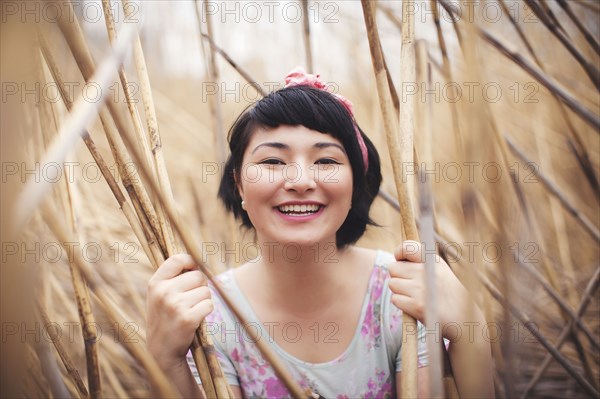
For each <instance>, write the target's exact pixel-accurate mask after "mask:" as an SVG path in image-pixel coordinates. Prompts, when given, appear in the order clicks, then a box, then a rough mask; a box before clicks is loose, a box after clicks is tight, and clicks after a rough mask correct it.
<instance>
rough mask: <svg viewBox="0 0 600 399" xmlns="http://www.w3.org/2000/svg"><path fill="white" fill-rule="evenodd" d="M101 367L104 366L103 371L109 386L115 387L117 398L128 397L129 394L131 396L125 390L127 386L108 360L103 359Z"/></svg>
mask: <svg viewBox="0 0 600 399" xmlns="http://www.w3.org/2000/svg"><path fill="white" fill-rule="evenodd" d="M100 367H102V373H103V375H105V376H106V379H107V380H108V383H109V386H110V387H111V388H112V389H113V391H114V393H115V396H116V397H117V398H127V397H128V396H130V395H128V394H127V392H126V391H125V388H124V387H123V385H122V384H121V382H120V381H119V378H118V377H117V374H116V373H115V370H114V369H113V368H112V366H111V365H110V363H109V362H108V360H106V359H101V360H100Z"/></svg>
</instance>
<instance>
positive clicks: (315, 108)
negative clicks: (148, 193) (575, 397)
mask: <svg viewBox="0 0 600 399" xmlns="http://www.w3.org/2000/svg"><path fill="white" fill-rule="evenodd" d="M286 83H287V86H286V87H285V88H284V89H282V90H279V91H276V92H273V93H271V94H269V95H268V96H267V97H265V98H264V99H262V100H261V101H259V102H258V103H256V104H255V105H253V106H252V107H250V108H249V109H247V110H246V111H245V112H244V113H243V114H242V115H241V116H240V117H239V118H238V120H237V121H236V122H235V123H234V125H233V127H232V129H231V131H230V135H229V145H230V150H231V155H230V157H229V159H228V161H227V163H226V166H225V171H224V175H223V178H222V180H221V185H220V189H219V197H220V198H221V200H222V201H223V202H224V204H225V206H226V208H227V209H228V210H230V211H231V212H233V214H234V215H235V216H236V217H237V218H239V219H241V221H242V223H243V225H244V226H246V227H247V228H250V229H254V231H255V233H256V244H257V246H258V248H260V251H259V256H258V257H257V258H256V259H253V260H252V261H250V262H248V263H246V264H244V265H242V266H240V267H239V268H236V269H235V270H230V271H228V272H226V273H224V274H222V275H220V276H219V277H218V278H217V282H218V284H219V285H220V288H221V289H222V290H224V291H226V292H227V294H228V295H229V296H230V298H231V299H233V300H234V301H235V303H236V304H237V305H238V306H239V309H240V310H241V312H242V313H243V314H244V316H245V317H246V320H249V321H250V322H249V325H246V327H247V328H253V329H255V331H256V332H257V336H258V337H259V339H264V340H268V343H269V345H271V346H272V347H273V349H274V350H275V352H277V353H278V354H279V355H280V357H281V358H282V359H283V360H284V362H285V364H286V365H287V366H288V368H289V370H290V372H291V374H292V375H293V376H294V378H295V379H296V381H298V382H299V383H300V385H301V386H302V388H304V389H306V390H308V391H310V392H311V393H312V394H313V396H315V397H318V396H319V395H320V396H322V397H336V398H359V397H360V398H367V397H378V398H379V397H391V396H396V394H397V393H398V392H400V391H399V385H400V377H401V367H402V359H401V354H400V347H401V345H402V340H403V337H402V333H403V331H402V325H401V320H402V312H403V311H404V312H407V313H409V314H411V315H412V316H414V317H415V318H417V319H419V320H420V321H424V314H423V308H424V295H423V291H424V289H423V287H424V285H423V277H424V272H423V269H424V267H423V264H422V262H423V254H422V251H421V249H420V246H419V245H418V243H415V242H404V243H402V245H401V246H400V247H399V248H398V250H397V251H396V253H395V254H394V255H392V254H389V253H385V252H382V251H374V250H370V249H364V248H359V247H356V246H354V245H353V244H354V243H355V242H356V241H357V240H358V239H359V238H360V237H361V236H362V235H363V233H364V232H365V229H366V227H367V225H375V223H374V222H373V221H372V220H371V219H370V218H369V209H370V207H371V204H372V203H373V200H374V198H375V196H376V195H377V192H378V190H379V186H380V184H381V172H380V162H379V156H378V154H377V150H376V149H375V147H374V146H373V144H372V143H371V141H370V140H369V139H368V137H367V136H366V135H365V134H364V132H362V131H361V130H360V128H359V127H358V125H357V123H356V121H355V120H354V117H353V114H352V107H351V104H350V103H349V102H348V101H347V100H346V99H344V98H343V97H341V96H338V95H334V94H331V93H329V92H327V91H326V90H325V88H324V85H323V84H322V83H321V82H320V81H319V80H318V77H315V76H312V75H306V74H304V72H303V71H302V70H300V69H297V70H295V71H293V72H292V73H291V74H290V75H288V77H287V78H286ZM436 262H437V263H438V268H437V271H436V274H437V277H436V281H437V282H438V284H439V286H438V289H439V291H440V293H439V295H438V298H439V303H438V304H437V305H438V309H439V313H440V315H441V317H440V322H441V323H442V326H441V328H440V329H439V331H443V332H444V331H446V332H447V331H451V329H444V328H443V327H444V325H445V324H448V323H452V324H456V323H459V325H460V323H469V322H470V323H483V322H484V319H483V317H482V315H481V312H479V311H476V312H474V313H475V314H469V315H468V316H467V314H466V313H467V312H465V311H464V309H466V308H467V304H468V303H469V297H468V295H467V293H466V291H465V289H464V288H463V287H462V286H461V284H460V283H459V282H458V280H457V279H456V277H455V276H454V274H453V273H452V272H451V271H450V269H449V267H448V265H447V264H446V263H445V262H443V260H441V258H439V257H437V256H436ZM183 271H187V272H186V273H182V272H183ZM202 321H204V323H205V326H206V328H207V331H208V332H209V334H211V335H212V337H213V342H214V345H215V349H216V350H217V354H218V357H219V359H220V362H221V365H222V368H223V371H224V374H225V376H226V378H227V380H228V382H229V384H230V385H231V387H232V391H233V393H234V395H235V396H236V397H241V396H243V397H287V396H289V392H288V391H287V389H286V388H285V386H284V385H283V384H282V382H281V381H280V380H279V379H278V378H277V376H276V375H275V372H274V370H273V369H272V368H271V366H270V365H269V364H268V363H267V362H266V361H265V360H264V358H263V357H262V356H261V354H260V352H259V351H258V349H257V347H256V345H255V342H253V341H252V340H250V339H249V337H248V336H247V335H245V333H244V330H243V329H241V326H239V324H238V322H237V321H236V319H235V317H234V316H233V315H232V313H231V312H230V311H229V310H228V309H227V307H226V306H225V304H224V303H223V301H222V299H221V298H220V297H219V296H218V295H217V294H215V293H214V292H213V291H212V289H211V288H209V287H207V284H206V279H205V278H204V277H203V276H202V275H201V274H200V272H199V271H197V270H196V266H195V265H194V263H193V261H192V259H191V257H190V256H188V255H176V256H173V257H171V258H169V259H168V260H167V261H165V263H164V264H163V265H162V266H161V267H160V268H159V269H158V271H157V272H156V273H155V275H154V276H153V277H152V279H151V280H150V283H149V289H148V331H147V342H148V348H149V350H150V353H152V354H153V355H154V357H155V358H156V359H157V361H158V362H159V364H160V366H161V367H162V369H163V370H164V371H165V373H167V375H168V376H170V377H171V378H172V380H173V381H174V382H176V383H177V385H178V386H179V387H180V389H181V391H182V392H183V393H184V395H186V396H189V397H202V396H203V390H202V387H201V386H199V385H197V384H196V382H197V383H198V384H200V381H199V379H198V378H197V374H196V373H195V366H194V364H193V362H190V363H189V365H190V367H191V368H192V372H190V369H189V368H188V367H187V363H186V353H187V348H188V347H189V345H190V343H191V341H192V339H193V337H194V331H195V329H196V328H197V326H198V325H199V324H200V322H202ZM431 328H432V329H434V327H431ZM424 332H425V328H424V326H423V325H422V324H420V323H419V327H418V329H417V331H405V332H404V333H405V334H408V333H410V334H416V335H417V336H418V337H420V339H419V344H418V345H419V367H421V371H420V372H419V376H420V379H419V386H420V388H419V389H420V396H423V397H426V396H427V391H426V387H427V380H426V373H424V372H423V371H422V369H423V367H425V366H426V365H427V354H426V351H425V348H426V343H425V340H424V336H425V335H426V334H424ZM447 338H450V339H451V338H456V339H455V340H454V341H453V342H452V344H451V346H450V356H451V361H452V363H453V366H454V367H455V371H456V372H460V371H461V370H462V369H464V355H463V353H464V352H465V346H466V345H468V346H470V347H474V348H475V349H476V352H477V353H478V356H480V357H481V359H480V360H479V361H478V362H477V363H478V364H482V365H483V367H480V368H479V369H478V372H479V373H480V377H479V380H480V382H479V384H480V385H479V386H478V387H476V388H475V389H474V390H473V388H472V387H471V388H470V389H471V390H470V391H469V393H470V394H476V395H477V396H479V397H482V396H492V395H493V390H492V388H493V386H492V382H491V359H490V348H489V345H487V344H486V343H485V342H479V341H477V339H475V340H470V341H469V342H468V343H467V342H464V340H463V341H460V340H459V339H458V338H457V337H447ZM194 375H195V376H196V380H195V379H194V378H193V376H194ZM457 383H458V388H459V391H460V390H461V379H460V378H457Z"/></svg>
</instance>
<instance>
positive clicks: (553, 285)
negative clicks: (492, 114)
mask: <svg viewBox="0 0 600 399" xmlns="http://www.w3.org/2000/svg"><path fill="white" fill-rule="evenodd" d="M497 135H499V134H497ZM498 140H499V141H502V145H501V149H502V151H506V149H505V148H504V147H505V142H504V140H502V138H501V137H499V138H498ZM503 158H504V160H506V162H505V166H508V163H507V158H506V155H505V154H503ZM512 180H513V188H514V190H515V194H516V197H517V199H518V202H519V205H520V209H521V211H522V214H523V215H524V217H525V221H526V225H527V226H530V229H531V230H530V231H531V234H532V236H533V241H534V242H537V243H538V245H539V246H540V252H541V253H542V254H544V261H543V262H542V265H543V267H544V270H545V272H546V275H547V276H548V280H549V283H548V282H546V280H545V279H544V278H543V277H542V276H541V275H538V272H537V270H536V269H535V268H534V267H533V266H532V265H530V264H529V262H527V261H525V260H521V254H520V253H519V254H518V255H519V256H518V259H519V264H520V266H521V267H523V268H525V269H526V270H527V271H528V272H529V273H531V274H535V275H536V278H537V280H538V281H539V282H540V283H542V286H543V287H544V288H545V289H546V291H547V292H548V293H549V294H550V296H551V297H552V298H553V299H554V300H555V301H556V302H557V303H558V304H559V306H560V311H561V315H562V317H563V318H564V319H565V322H567V321H568V315H571V316H573V314H574V313H573V311H572V310H571V308H570V306H569V305H568V304H567V303H566V302H565V301H564V300H563V299H562V298H561V296H560V295H558V293H557V292H556V290H559V289H560V283H559V281H558V277H557V275H556V272H555V270H554V268H553V267H552V266H551V264H550V263H551V262H550V259H549V258H548V256H547V252H548V251H547V249H546V245H545V241H544V240H543V238H542V234H541V233H540V231H539V225H538V223H537V221H536V220H535V214H533V213H532V212H531V211H530V207H529V205H528V202H527V200H526V199H525V195H524V193H523V191H522V189H521V187H520V183H519V182H518V181H517V179H516V178H515V179H512ZM503 233H506V232H505V231H503V230H502V229H500V230H498V231H497V234H500V235H502V234H503ZM582 330H583V331H584V332H586V333H587V332H588V330H587V329H585V328H582ZM589 337H591V336H589ZM573 343H574V344H575V346H576V348H577V350H578V352H579V355H580V358H581V362H582V364H583V365H584V369H585V372H586V376H587V377H588V380H590V381H591V380H593V377H592V371H591V367H590V365H589V361H588V359H587V356H586V354H585V351H584V350H583V347H582V344H581V343H580V341H579V338H578V337H577V335H576V334H575V332H573Z"/></svg>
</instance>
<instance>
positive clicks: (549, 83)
mask: <svg viewBox="0 0 600 399" xmlns="http://www.w3.org/2000/svg"><path fill="white" fill-rule="evenodd" d="M437 1H438V2H439V3H440V5H442V7H444V9H445V10H446V11H447V12H448V13H449V15H451V16H452V17H453V18H458V17H457V16H456V14H455V13H454V10H453V9H452V7H451V6H450V4H449V3H448V1H447V0H437ZM458 19H459V20H460V18H458ZM454 25H455V26H457V25H458V24H454ZM477 34H478V35H479V36H481V37H482V38H483V39H484V40H485V41H486V42H487V43H489V44H490V45H491V46H493V47H494V48H496V49H497V50H498V51H499V52H500V53H501V54H502V55H504V56H505V57H507V58H508V59H509V60H511V61H513V62H514V63H515V65H517V66H519V67H520V68H521V69H523V70H524V71H525V72H527V73H528V74H529V75H531V76H532V77H533V78H534V79H536V80H537V81H538V82H539V83H540V84H542V86H544V87H545V88H546V89H548V90H549V91H550V92H551V93H553V94H554V95H556V96H557V97H558V98H559V99H560V101H562V102H563V103H564V104H565V105H566V106H567V107H569V108H570V109H571V110H572V111H573V112H575V113H576V114H577V115H579V116H580V117H581V118H582V119H583V120H584V121H585V122H586V123H588V124H589V125H590V126H592V127H593V128H594V129H596V130H600V117H598V116H597V115H595V114H594V113H593V112H592V111H590V110H589V109H587V108H586V107H584V106H583V105H581V104H580V103H579V102H578V101H577V100H575V98H574V97H573V96H572V95H571V94H569V93H568V92H567V91H566V90H565V89H563V88H561V87H560V86H559V85H558V84H557V83H556V82H555V81H554V79H552V78H551V77H549V76H548V75H547V74H545V73H544V72H543V71H540V70H539V69H538V68H536V67H535V66H534V65H532V64H531V62H529V61H527V60H526V59H525V58H524V57H523V56H522V55H521V54H519V53H518V52H517V51H516V50H513V49H509V48H508V47H506V46H505V45H503V44H502V43H501V42H500V41H499V40H498V39H496V38H495V37H494V36H493V35H491V34H490V33H489V32H487V31H485V30H483V29H481V28H477Z"/></svg>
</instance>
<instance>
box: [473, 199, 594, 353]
mask: <svg viewBox="0 0 600 399" xmlns="http://www.w3.org/2000/svg"><path fill="white" fill-rule="evenodd" d="M477 201H478V205H479V208H480V210H481V209H486V208H487V209H489V206H487V205H486V204H485V201H484V200H483V199H482V197H481V196H480V195H479V196H477ZM481 214H482V215H484V217H485V218H486V219H487V220H486V221H487V222H488V223H489V224H490V226H492V228H493V229H494V230H495V233H496V234H498V233H499V232H500V227H499V226H498V225H497V224H494V220H493V218H494V216H493V213H492V212H491V211H488V212H481ZM540 252H541V253H542V255H543V256H544V257H545V258H548V256H547V254H546V253H545V250H540ZM515 261H516V262H515V263H516V264H517V265H518V266H519V267H521V268H522V269H523V270H525V271H526V272H528V273H529V274H530V275H531V276H532V277H533V278H534V279H535V280H536V281H537V282H538V283H539V284H540V285H541V286H542V287H543V288H544V290H545V291H546V292H547V294H548V295H549V296H550V297H551V298H552V299H553V300H554V301H555V302H556V304H557V305H558V306H559V309H560V311H561V312H563V313H565V314H566V315H567V316H570V317H571V318H574V317H575V312H574V311H573V310H572V309H571V306H570V305H569V304H568V303H567V302H566V301H565V300H564V299H563V298H562V297H561V294H560V293H559V292H558V290H557V289H556V288H555V287H554V286H552V285H551V284H550V283H548V281H546V279H545V278H544V276H542V274H541V273H540V272H539V271H538V270H537V269H536V268H535V267H533V266H532V265H531V264H530V262H529V261H527V260H526V259H525V257H524V255H523V254H521V253H517V254H515ZM547 261H548V262H549V259H548V260H547ZM576 323H577V324H576V325H577V327H578V328H579V329H580V330H581V331H582V332H583V333H584V334H585V335H586V337H587V338H588V340H589V342H590V343H591V344H592V345H593V346H595V347H596V348H598V349H600V343H599V342H598V341H597V340H596V339H595V338H594V334H593V333H592V332H591V331H590V329H589V328H588V327H587V326H586V325H585V324H583V323H582V322H581V320H579V319H577V321H576Z"/></svg>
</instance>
